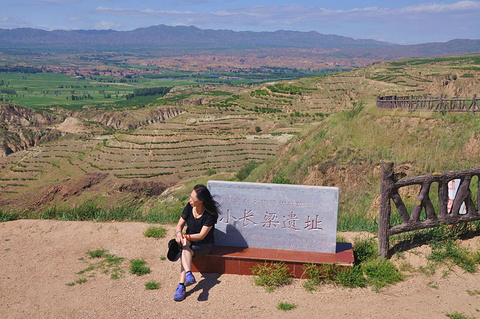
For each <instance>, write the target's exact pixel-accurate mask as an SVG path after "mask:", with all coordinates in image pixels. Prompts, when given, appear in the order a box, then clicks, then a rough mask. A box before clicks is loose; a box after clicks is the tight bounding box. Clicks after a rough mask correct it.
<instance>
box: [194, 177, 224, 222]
mask: <svg viewBox="0 0 480 319" xmlns="http://www.w3.org/2000/svg"><path fill="white" fill-rule="evenodd" d="M196 201H201V202H202V204H203V207H205V210H206V211H207V212H209V213H210V214H212V215H213V216H215V218H218V214H219V209H218V206H219V205H218V203H217V202H216V201H215V200H214V199H213V196H212V194H211V193H210V191H209V190H208V188H207V187H205V185H202V184H197V185H195V187H193V191H192V193H191V194H190V205H192V206H193V204H194V203H195V202H196Z"/></svg>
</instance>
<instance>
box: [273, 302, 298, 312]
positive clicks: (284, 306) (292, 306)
mask: <svg viewBox="0 0 480 319" xmlns="http://www.w3.org/2000/svg"><path fill="white" fill-rule="evenodd" d="M295 308H297V305H295V304H291V303H288V302H283V301H282V302H280V303H278V305H277V309H278V310H283V311H288V310H292V309H295Z"/></svg>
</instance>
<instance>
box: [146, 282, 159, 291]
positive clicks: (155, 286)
mask: <svg viewBox="0 0 480 319" xmlns="http://www.w3.org/2000/svg"><path fill="white" fill-rule="evenodd" d="M155 289H160V283H159V282H156V281H149V282H147V283H145V290H155Z"/></svg>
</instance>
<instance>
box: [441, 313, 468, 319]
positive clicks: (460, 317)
mask: <svg viewBox="0 0 480 319" xmlns="http://www.w3.org/2000/svg"><path fill="white" fill-rule="evenodd" d="M445 316H447V317H448V318H452V319H475V317H474V316H467V315H466V314H464V313H461V312H458V311H455V312H453V313H446V314H445Z"/></svg>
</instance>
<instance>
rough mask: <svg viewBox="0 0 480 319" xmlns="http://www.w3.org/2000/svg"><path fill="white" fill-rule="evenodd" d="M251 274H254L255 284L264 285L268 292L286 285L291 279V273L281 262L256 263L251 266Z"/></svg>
mask: <svg viewBox="0 0 480 319" xmlns="http://www.w3.org/2000/svg"><path fill="white" fill-rule="evenodd" d="M252 274H253V275H254V276H255V278H254V282H255V285H257V286H265V289H266V290H267V291H268V292H272V291H273V290H275V288H277V287H281V286H284V285H287V284H289V283H290V282H291V281H292V274H291V273H290V272H289V269H288V267H287V265H285V264H284V263H283V262H278V263H270V264H269V263H265V264H263V265H256V266H255V267H253V268H252Z"/></svg>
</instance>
